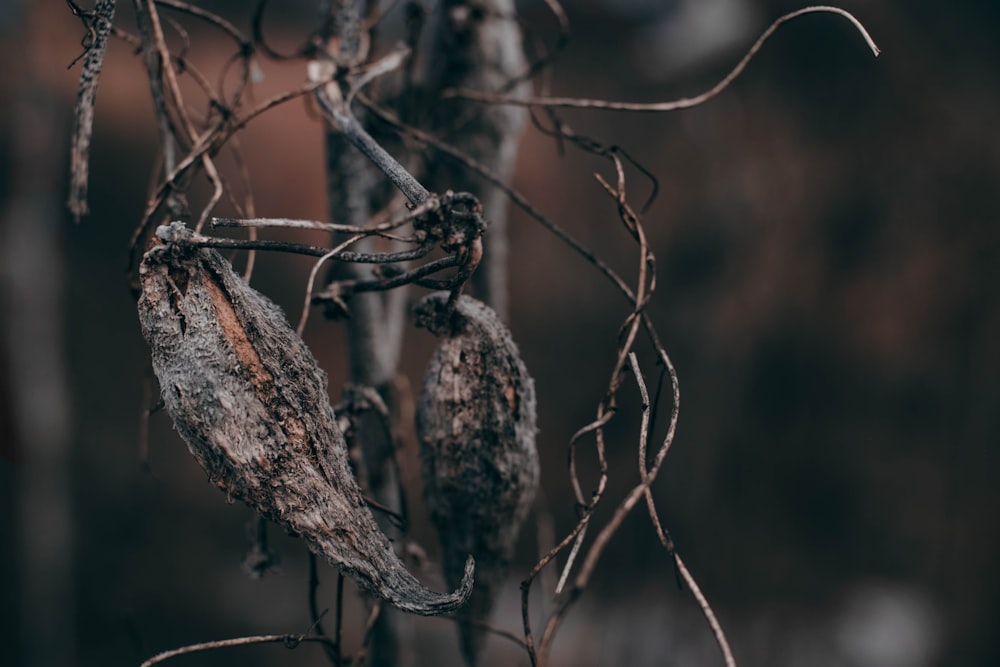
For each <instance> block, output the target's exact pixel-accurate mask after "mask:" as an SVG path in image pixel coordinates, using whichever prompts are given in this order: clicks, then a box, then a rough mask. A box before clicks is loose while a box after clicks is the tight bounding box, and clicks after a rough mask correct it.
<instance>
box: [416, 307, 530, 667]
mask: <svg viewBox="0 0 1000 667" xmlns="http://www.w3.org/2000/svg"><path fill="white" fill-rule="evenodd" d="M447 301H448V294H447V293H438V294H432V295H430V296H428V297H426V298H425V299H424V300H423V301H421V302H420V303H419V304H418V305H417V308H416V315H417V324H418V325H421V326H424V327H426V328H428V329H431V330H432V331H435V332H441V333H443V334H444V338H443V339H442V341H441V343H440V344H439V345H438V348H437V350H436V351H435V353H434V356H433V357H432V358H431V362H430V365H429V367H428V369H427V373H426V375H425V376H424V384H423V389H422V391H421V395H420V405H419V407H418V411H417V433H418V436H419V438H420V445H421V455H422V458H423V474H424V495H425V497H426V500H427V506H428V509H429V511H430V515H431V519H432V520H433V522H434V525H435V526H436V527H437V530H438V535H439V537H440V539H441V546H442V550H443V560H444V572H445V576H446V578H447V580H448V582H449V585H454V582H458V581H460V580H461V578H462V567H463V566H462V563H463V561H464V559H465V558H466V555H467V554H469V553H472V554H473V556H474V557H475V559H476V584H475V587H474V588H473V592H472V597H471V598H470V600H469V605H468V607H467V608H466V609H465V610H464V612H463V613H464V614H465V615H467V616H468V617H470V618H471V619H473V620H478V621H486V620H488V618H489V615H490V612H491V610H492V608H493V603H494V601H495V599H496V596H497V594H498V593H499V591H500V588H501V586H502V585H503V583H504V581H505V579H506V576H507V572H508V569H509V566H510V559H511V556H512V555H513V553H514V546H515V544H516V542H517V536H518V532H519V530H520V527H521V524H522V522H523V521H524V518H525V516H526V515H527V513H528V510H529V509H530V507H531V504H532V502H533V500H534V497H535V488H536V487H537V485H538V453H537V451H536V449H535V430H536V429H535V388H534V383H533V381H532V379H531V377H530V376H529V375H528V371H527V369H526V368H525V366H524V362H522V361H521V358H520V355H519V354H518V350H517V346H516V345H515V344H514V341H513V339H512V338H511V335H510V332H509V331H508V330H507V329H506V328H505V327H504V326H503V324H502V323H501V322H500V319H499V318H498V317H497V315H496V313H495V312H493V310H491V309H490V308H489V307H487V306H485V305H484V304H482V303H480V302H479V301H476V300H475V299H472V298H470V297H465V296H463V297H461V298H460V299H459V300H458V302H457V304H456V308H455V311H454V312H453V313H452V314H451V315H450V317H448V316H447V315H446V314H444V311H445V307H446V304H447ZM459 631H460V634H461V641H462V652H463V654H464V655H465V659H466V661H467V662H468V663H469V664H470V665H473V664H475V663H476V660H477V656H478V655H479V653H480V651H481V649H482V646H483V643H484V640H485V632H484V630H483V629H482V628H481V627H480V626H479V625H477V624H475V623H473V622H469V621H461V622H460V623H459Z"/></svg>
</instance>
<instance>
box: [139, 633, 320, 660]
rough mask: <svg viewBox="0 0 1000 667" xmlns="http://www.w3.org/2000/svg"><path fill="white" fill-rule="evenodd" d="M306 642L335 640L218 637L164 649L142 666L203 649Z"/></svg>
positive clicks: (288, 646) (286, 644) (278, 636)
mask: <svg viewBox="0 0 1000 667" xmlns="http://www.w3.org/2000/svg"><path fill="white" fill-rule="evenodd" d="M306 642H315V643H320V644H332V643H333V642H332V641H331V640H330V638H329V637H315V636H306V635H293V634H285V635H255V636H251V637H235V638H233V639H217V640H215V641H210V642H203V643H201V644H191V645H189V646H182V647H180V648H175V649H171V650H169V651H164V652H163V653H158V654H157V655H154V656H153V657H152V658H150V659H149V660H147V661H146V662H144V663H142V665H140V667H152V666H153V665H158V664H159V663H161V662H164V661H165V660H169V659H171V658H176V657H177V656H181V655H189V654H191V653H200V652H202V651H212V650H215V649H220V648H230V647H233V646H247V645H250V644H284V645H285V648H289V649H294V648H298V646H299V644H302V643H306Z"/></svg>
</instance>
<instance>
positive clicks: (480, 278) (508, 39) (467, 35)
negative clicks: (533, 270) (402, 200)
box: [429, 0, 530, 320]
mask: <svg viewBox="0 0 1000 667" xmlns="http://www.w3.org/2000/svg"><path fill="white" fill-rule="evenodd" d="M440 12H441V16H440V22H439V24H438V26H437V30H436V36H437V40H436V44H435V47H434V51H433V58H434V64H433V67H434V72H433V73H432V80H431V81H430V86H431V89H432V90H434V91H443V90H448V89H452V88H465V89H469V90H477V91H490V92H497V91H500V90H502V89H503V88H504V86H505V85H506V84H508V82H509V81H511V80H512V79H514V78H515V77H517V76H520V75H522V74H524V73H525V71H527V69H528V63H527V60H526V59H525V57H524V48H523V47H522V44H521V43H522V37H521V30H520V28H519V27H518V25H517V22H516V19H515V16H516V12H515V9H514V3H513V1H512V0H478V1H477V2H469V1H468V0H444V1H443V2H442V3H441V8H440ZM529 93H530V85H529V84H528V83H527V82H521V83H520V84H518V85H517V86H516V87H514V88H513V90H511V91H509V94H510V95H514V96H524V97H526V96H527V95H528V94H529ZM527 120H528V111H527V109H525V108H523V107H516V106H501V105H496V106H486V105H482V104H477V103H470V102H467V101H464V100H460V99H446V100H435V107H434V112H433V124H434V128H435V129H436V130H437V131H438V133H439V134H441V136H442V138H443V139H444V140H445V141H447V142H448V143H450V144H452V145H454V146H455V147H456V148H458V149H459V150H461V151H462V152H464V153H465V154H466V155H469V156H470V157H472V158H475V159H476V160H477V161H478V162H480V163H481V164H484V165H486V166H487V167H488V168H489V169H490V170H491V171H492V172H493V173H494V174H496V175H497V176H499V177H500V178H501V179H503V180H505V181H506V180H509V178H510V175H511V171H512V170H513V167H514V160H515V158H516V157H517V146H518V143H519V141H520V139H521V133H522V131H523V130H524V127H525V125H526V124H527ZM429 179H430V186H431V189H432V190H435V191H437V192H444V191H445V190H454V191H455V192H471V193H472V194H474V195H476V197H478V198H479V201H480V202H482V204H483V212H484V217H486V219H487V220H489V222H490V228H489V231H488V232H487V234H486V236H485V237H484V255H483V261H482V262H481V264H480V266H479V270H478V271H476V273H475V274H474V275H473V277H472V282H473V286H474V287H475V289H476V292H477V294H478V296H479V297H480V298H481V299H482V300H483V301H485V302H486V303H487V304H489V306H490V307H491V308H493V309H494V310H495V311H496V312H497V313H498V314H499V315H500V319H501V320H506V319H507V198H506V195H504V194H503V192H501V191H500V190H498V189H497V188H495V187H494V186H492V185H490V184H489V183H487V182H486V180H485V179H483V178H482V177H481V176H479V175H478V174H475V173H474V172H472V170H470V169H468V168H467V167H465V166H464V165H459V164H456V163H454V162H451V161H449V160H437V161H435V162H433V163H432V164H431V165H430V170H429Z"/></svg>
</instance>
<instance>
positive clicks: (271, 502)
mask: <svg viewBox="0 0 1000 667" xmlns="http://www.w3.org/2000/svg"><path fill="white" fill-rule="evenodd" d="M157 235H158V236H159V237H160V239H161V240H164V241H167V243H166V244H164V245H160V246H157V247H155V248H153V249H152V250H150V251H149V252H148V253H147V254H146V256H145V258H144V259H143V262H142V266H141V267H140V279H141V283H142V295H141V297H140V299H139V306H138V307H139V321H140V323H141V324H142V331H143V335H144V336H145V338H146V341H147V342H148V343H149V347H150V349H151V351H152V357H153V370H154V371H155V373H156V377H157V378H158V380H159V383H160V387H161V391H162V393H163V401H164V404H165V406H166V409H167V412H168V413H169V414H170V416H171V418H172V419H173V422H174V426H175V427H176V428H177V431H178V433H180V435H181V437H182V438H183V439H184V440H185V441H186V442H187V445H188V448H189V449H190V450H191V453H192V454H193V455H194V457H195V459H197V461H198V463H200V464H201V466H202V468H204V469H205V472H207V473H208V477H209V480H210V481H211V482H212V483H214V484H215V485H216V486H218V487H219V488H220V489H222V490H223V491H225V492H226V495H227V496H228V497H230V498H238V499H240V500H242V501H244V502H245V503H246V504H247V505H249V506H250V507H252V508H253V509H255V510H256V511H258V512H260V513H261V514H262V515H264V516H266V517H268V518H269V519H271V520H272V521H275V522H277V523H278V524H280V525H282V526H284V527H285V528H287V529H288V530H289V531H291V532H292V533H294V534H297V535H299V536H301V537H302V539H303V540H305V542H306V544H308V545H309V548H310V549H311V550H312V551H314V552H315V553H317V554H319V555H321V556H324V557H325V558H326V559H327V560H329V561H330V562H331V563H333V564H334V565H336V566H338V567H339V568H340V570H341V571H342V572H343V573H344V574H346V575H348V576H350V577H352V578H353V579H354V580H355V581H357V582H358V583H359V584H360V585H361V586H362V587H363V588H365V589H367V590H368V591H370V592H372V593H373V594H375V595H377V596H379V597H381V598H383V599H385V600H387V601H388V602H390V603H392V604H393V605H395V606H397V607H399V608H401V609H403V610H406V611H409V612H412V613H415V614H422V615H434V614H442V613H446V612H449V611H453V610H455V609H457V608H458V607H460V606H461V605H462V604H463V603H464V602H465V601H466V599H467V598H468V596H469V593H470V590H471V587H472V561H471V560H470V561H469V562H468V563H466V568H465V570H464V574H463V576H461V577H459V579H460V581H459V583H458V584H457V586H456V588H457V590H456V591H455V592H454V593H452V594H440V593H435V592H433V591H430V590H428V589H426V588H424V587H423V586H422V585H421V584H420V583H419V582H418V581H417V580H416V579H415V578H414V577H413V575H411V574H410V573H409V572H407V571H406V569H405V568H404V567H403V564H402V563H401V562H400V560H399V559H398V558H397V557H396V555H395V552H394V551H393V549H392V545H391V544H390V543H389V541H388V539H387V538H386V537H385V535H384V534H383V533H382V532H381V531H380V530H379V528H378V526H377V525H376V523H375V519H374V517H373V516H372V514H371V512H370V510H369V509H368V507H367V506H366V504H365V501H364V499H363V497H362V495H361V491H360V489H359V488H358V486H357V484H356V483H355V481H354V478H353V477H352V476H351V473H350V470H349V468H348V463H347V448H346V445H345V442H344V436H343V434H342V433H341V431H340V429H339V428H338V426H337V424H336V420H335V418H334V414H333V410H332V409H331V408H330V403H329V398H328V396H327V390H326V387H327V379H326V374H325V373H324V372H323V371H322V370H321V369H320V368H319V366H318V365H317V364H316V360H315V359H314V358H313V356H312V354H311V353H310V352H309V349H308V348H307V347H306V346H305V344H304V343H303V342H302V340H301V339H300V338H299V337H298V336H297V335H296V334H295V332H294V331H292V329H291V327H290V326H289V325H288V322H287V321H286V320H285V317H284V314H283V313H282V312H281V310H280V309H279V308H278V307H277V306H276V305H274V304H273V303H272V302H271V301H269V300H268V299H267V298H266V297H264V296H263V295H261V294H260V293H258V292H256V291H255V290H253V289H252V288H251V287H250V286H249V285H247V284H246V283H245V282H244V281H243V279H242V278H240V277H239V276H237V275H236V274H235V273H234V272H233V269H232V267H231V266H230V265H229V263H228V262H227V261H226V260H225V259H223V258H222V257H221V256H220V255H219V254H218V253H217V252H215V251H213V250H208V249H197V248H191V247H184V245H183V243H172V242H171V241H183V240H184V238H186V237H188V236H189V235H190V232H189V231H188V230H186V229H185V228H184V227H183V225H181V224H179V223H174V224H173V225H171V226H170V227H161V228H160V229H159V230H158V231H157Z"/></svg>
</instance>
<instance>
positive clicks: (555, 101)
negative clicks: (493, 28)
mask: <svg viewBox="0 0 1000 667" xmlns="http://www.w3.org/2000/svg"><path fill="white" fill-rule="evenodd" d="M815 12H826V13H832V14H839V15H840V16H843V17H844V18H846V19H847V20H848V21H850V22H851V23H852V24H853V25H854V27H855V28H857V30H858V32H859V33H861V36H862V37H863V38H864V40H865V43H866V44H868V48H869V49H871V51H872V53H873V54H874V55H875V56H876V57H878V55H879V54H880V53H881V50H880V49H879V48H878V46H877V45H876V44H875V40H873V39H872V37H871V35H870V34H869V33H868V30H867V29H866V28H865V27H864V25H862V23H861V22H860V21H859V20H858V19H856V18H855V17H854V15H853V14H851V13H850V12H848V11H847V10H844V9H840V8H839V7H827V6H815V7H805V8H803V9H799V10H796V11H794V12H789V13H788V14H785V15H784V16H782V17H780V18H778V19H777V20H776V21H775V22H774V23H772V24H771V25H770V27H768V29H767V30H765V31H764V32H763V33H762V34H761V36H760V37H758V38H757V41H756V42H754V44H753V46H751V47H750V50H749V51H747V53H746V55H745V56H743V58H742V60H740V61H739V63H737V64H736V66H735V67H734V68H733V69H732V70H731V71H730V72H729V74H727V75H726V76H724V77H723V78H722V79H721V80H720V81H719V82H718V83H716V84H715V85H714V86H712V87H711V88H709V89H708V90H706V91H705V92H703V93H701V94H700V95H695V96H694V97H684V98H681V99H678V100H671V101H668V102H612V101H609V100H599V99H586V98H576V97H529V98H521V97H517V96H511V95H496V94H493V93H488V92H482V91H478V90H465V89H460V90H452V91H445V92H444V93H442V97H458V98H461V99H465V100H470V101H473V102H485V103H488V104H506V105H513V106H541V107H562V108H572V109H602V110H608V111H637V112H665V111H677V110H679V109H690V108H691V107H695V106H698V105H699V104H704V103H705V102H707V101H709V100H710V99H712V98H713V97H715V96H716V95H718V94H719V93H721V92H722V91H724V90H725V89H726V88H728V87H729V84H731V83H732V82H733V81H734V80H735V79H736V78H737V77H738V76H739V75H740V74H742V73H743V70H744V69H746V66H747V65H748V64H749V63H750V61H751V60H753V57H754V56H755V55H757V52H758V51H760V48H761V47H762V46H763V45H764V42H766V41H767V40H768V38H769V37H771V35H773V34H774V32H775V31H776V30H777V29H778V28H779V27H780V26H781V25H782V24H783V23H785V22H786V21H790V20H792V19H794V18H797V17H799V16H802V15H803V14H811V13H815Z"/></svg>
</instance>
